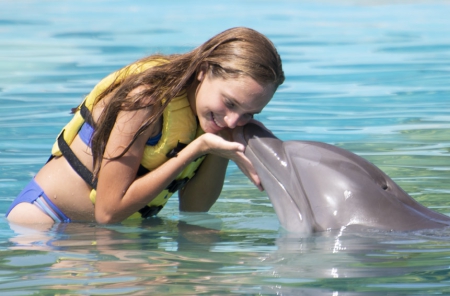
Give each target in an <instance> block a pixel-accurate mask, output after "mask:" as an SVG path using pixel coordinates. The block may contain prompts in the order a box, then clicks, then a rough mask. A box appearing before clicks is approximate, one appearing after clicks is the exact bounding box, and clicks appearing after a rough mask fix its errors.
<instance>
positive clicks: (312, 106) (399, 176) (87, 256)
mask: <svg viewBox="0 0 450 296" xmlns="http://www.w3.org/2000/svg"><path fill="white" fill-rule="evenodd" d="M1 6H2V9H1V11H0V103H1V108H0V138H1V141H0V212H1V213H4V212H5V211H6V209H7V208H8V206H9V203H10V202H11V201H12V200H13V199H14V197H15V196H16V195H17V193H18V192H19V191H20V190H21V188H23V186H25V184H26V183H27V182H28V181H29V180H30V178H31V177H32V176H33V175H34V174H36V172H37V171H38V170H39V168H40V167H41V166H42V165H43V164H44V163H45V161H46V160H47V158H48V156H49V153H50V147H51V145H52V144H53V142H54V139H55V137H56V135H57V133H58V132H59V131H60V129H61V127H62V126H63V125H64V124H65V123H66V122H67V121H68V120H69V119H70V114H69V111H70V108H71V107H73V106H76V105H77V104H78V103H79V102H80V101H81V99H82V98H83V96H84V95H86V94H87V93H88V92H89V91H90V90H91V88H92V87H93V86H94V85H95V84H96V83H97V82H98V81H99V80H100V79H101V78H103V77H104V76H105V75H107V74H108V73H110V72H111V71H114V70H116V69H119V68H121V67H122V66H124V65H126V64H128V63H131V62H133V61H135V60H137V59H139V58H141V57H143V56H145V55H148V54H151V53H154V52H162V53H166V54H169V53H181V52H185V51H187V50H190V49H193V48H194V47H195V46H197V45H199V44H201V43H202V42H204V41H205V40H207V39H208V38H210V37H211V36H213V35H214V34H216V33H218V32H220V31H222V30H224V29H227V28H229V27H233V26H248V27H252V28H255V29H257V30H259V31H261V32H262V33H264V34H266V35H267V36H269V37H270V38H271V39H272V40H273V42H274V43H275V45H276V46H277V48H278V50H279V52H280V54H281V56H282V59H283V62H284V69H285V72H286V76H287V79H286V82H285V84H283V86H281V87H280V88H279V91H278V92H277V94H276V95H275V97H274V99H273V100H272V102H271V103H270V104H269V106H268V107H267V108H266V109H265V110H264V112H262V113H261V114H259V115H258V116H257V119H259V120H261V121H262V122H263V123H264V124H265V125H266V126H267V127H269V128H270V129H271V130H272V131H273V132H274V133H275V134H276V135H277V136H279V137H280V138H281V139H283V140H293V139H300V140H316V141H323V142H327V143H331V144H335V145H338V146H341V147H343V148H346V149H349V150H351V151H353V152H355V153H357V154H359V155H361V156H363V157H365V158H367V159H369V160H370V161H372V162H373V163H375V164H376V165H377V166H379V167H380V168H381V169H383V170H384V171H385V172H386V173H388V175H389V176H391V177H392V178H393V179H394V180H395V181H396V182H397V183H398V184H399V185H400V186H402V188H404V189H405V190H406V191H407V192H408V193H409V194H410V195H411V196H413V197H414V198H415V199H417V200H418V201H420V202H421V203H423V204H424V205H426V206H428V207H431V208H433V209H435V210H436V211H439V212H441V213H444V214H447V215H450V209H449V207H450V201H449V200H450V199H449V196H450V182H449V180H450V157H449V156H450V136H449V130H450V129H449V128H450V111H449V106H450V105H449V103H450V98H449V97H450V96H449V95H450V86H449V81H450V72H449V71H450V62H449V61H450V34H449V33H450V21H449V19H448V12H449V9H450V6H449V4H447V2H445V1H302V2H300V3H299V1H289V0H282V1H228V2H226V3H225V2H223V3H221V2H212V3H206V2H205V1H168V3H159V2H158V3H156V2H153V1H152V2H150V1H148V2H144V3H143V2H142V1H99V0H96V1H71V0H70V1H64V2H61V1H25V0H18V1H14V2H12V1H11V2H7V1H3V2H2V4H1ZM0 229H1V232H0V258H1V260H0V265H1V268H0V291H1V292H2V293H4V294H5V295H6V294H7V295H30V294H33V293H34V294H44V295H47V294H48V295H53V294H71V295H74V294H75V295H123V294H130V295H148V294H158V295H159V294H167V295H202V294H205V295H230V294H231V295H232V294H237V295H299V294H305V295H360V294H369V295H371V294H380V293H381V294H386V293H388V292H390V293H395V294H445V293H449V292H450V276H449V266H450V260H449V254H450V251H449V250H450V240H449V239H448V237H449V230H445V229H444V230H434V231H421V232H413V233H383V232H378V231H374V230H368V231H364V232H359V233H340V232H339V231H329V232H324V233H317V234H314V235H312V236H309V237H301V236H298V235H290V234H287V233H285V232H283V231H282V230H281V229H279V223H278V220H277V218H276V215H275V214H274V212H273V209H272V207H271V204H270V202H269V200H268V198H267V196H266V195H265V193H261V192H259V191H257V190H256V189H255V188H254V187H253V185H252V184H251V183H250V182H249V181H248V180H246V179H245V178H244V177H243V175H242V174H241V173H240V172H239V170H238V169H237V168H236V166H235V165H231V166H230V168H229V170H228V171H227V180H226V184H225V187H224V191H223V193H222V195H221V197H220V199H219V201H218V202H217V203H216V204H215V205H214V207H213V208H212V210H211V211H210V212H209V213H208V214H191V215H187V214H181V213H179V212H178V204H177V200H176V198H173V199H172V200H171V201H170V202H169V204H168V205H167V206H166V207H165V208H164V210H163V211H162V212H161V214H160V216H159V218H158V219H153V220H149V221H143V222H129V223H123V224H120V225H112V226H100V225H96V224H76V223H74V224H70V225H59V226H56V227H54V228H53V229H51V230H49V231H32V230H27V229H20V228H18V227H11V226H10V225H9V224H8V223H7V222H6V220H5V219H4V218H1V219H0Z"/></svg>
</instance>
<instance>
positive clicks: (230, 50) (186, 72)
mask: <svg viewBox="0 0 450 296" xmlns="http://www.w3.org/2000/svg"><path fill="white" fill-rule="evenodd" d="M155 59H164V60H166V61H167V63H163V64H161V65H159V66H155V67H152V68H150V69H148V70H146V71H143V72H141V73H139V74H134V75H129V76H128V77H127V78H126V79H124V80H123V81H120V82H118V81H116V82H114V83H112V84H111V85H110V86H109V87H108V88H107V89H106V90H105V91H104V92H103V93H102V94H100V95H99V97H98V98H97V99H96V101H97V102H98V101H99V100H101V99H102V98H104V97H105V96H106V95H108V94H110V93H113V94H112V98H111V101H110V102H109V103H108V104H107V106H105V109H104V110H103V112H102V113H101V115H100V117H99V119H98V121H97V123H96V124H95V132H94V134H93V136H92V139H91V143H92V154H93V161H94V175H95V176H96V175H97V174H98V172H99V170H100V165H101V162H102V160H103V154H104V151H105V147H106V143H107V142H108V139H109V136H110V134H111V130H112V128H113V126H114V123H115V121H116V119H117V115H118V114H119V112H120V111H131V110H138V109H141V108H147V107H152V110H153V113H152V115H151V116H150V117H149V118H148V119H147V120H146V121H145V122H144V123H143V124H142V125H141V127H140V128H139V130H138V131H137V132H136V134H135V135H134V137H133V140H132V141H131V143H130V144H129V145H128V146H127V147H126V148H125V149H124V151H122V153H120V154H119V155H117V156H115V157H113V158H112V159H117V158H120V157H122V156H123V155H124V154H125V153H126V152H127V151H128V149H129V148H130V147H131V145H132V144H133V143H134V141H136V139H137V138H138V137H139V135H141V134H142V133H143V132H144V131H145V130H146V129H147V128H148V127H149V126H150V125H152V124H153V123H154V122H155V121H157V120H158V118H159V117H160V116H161V114H162V112H163V111H164V108H165V107H166V106H167V105H168V104H169V103H170V101H171V100H172V98H174V97H175V96H176V95H177V94H178V93H180V91H182V90H183V89H185V88H186V87H188V86H189V85H190V84H191V83H192V82H193V81H194V78H195V74H196V71H197V70H198V69H199V67H200V65H201V64H202V63H204V62H206V63H207V64H208V71H209V72H210V73H211V74H213V75H214V76H219V77H222V78H229V77H238V76H241V75H248V76H250V77H252V78H253V79H254V80H255V81H257V82H258V83H260V84H261V85H267V84H272V85H273V86H274V87H275V89H276V88H277V87H278V86H279V85H280V84H282V83H283V81H284V73H283V69H282V65H281V59H280V56H279V54H278V52H277V50H276V49H275V46H274V45H273V43H272V42H271V41H270V40H269V39H268V38H267V37H265V36H264V35H262V34H261V33H259V32H257V31H255V30H252V29H249V28H243V27H237V28H232V29H228V30H226V31H224V32H222V33H220V34H218V35H216V36H214V37H212V38H211V39H209V40H208V41H206V42H205V43H204V44H202V45H201V46H199V47H197V48H195V49H194V50H192V51H190V52H188V53H185V54H175V55H168V56H163V55H151V56H149V57H146V58H143V59H141V60H140V61H138V62H142V63H145V62H148V61H152V60H155ZM125 69H126V68H124V69H123V71H125ZM139 86H145V88H144V90H143V91H142V92H140V93H137V94H135V95H133V96H130V95H129V93H130V92H131V91H132V90H134V89H135V88H136V87H139ZM144 98H147V99H146V100H144ZM148 98H151V100H148ZM149 101H150V102H149ZM144 102H145V103H144Z"/></svg>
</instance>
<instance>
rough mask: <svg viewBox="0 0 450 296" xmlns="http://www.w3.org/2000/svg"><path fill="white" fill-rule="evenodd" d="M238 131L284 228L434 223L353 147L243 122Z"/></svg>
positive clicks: (422, 225) (409, 226)
mask: <svg viewBox="0 0 450 296" xmlns="http://www.w3.org/2000/svg"><path fill="white" fill-rule="evenodd" d="M242 134H243V139H242V140H241V141H243V142H245V144H246V145H247V146H246V150H245V155H246V156H247V157H248V158H249V159H250V161H251V162H252V164H253V166H254V167H255V169H256V171H257V173H258V175H259V177H260V179H261V182H262V185H263V187H264V189H265V190H266V192H267V194H268V196H269V198H270V201H271V202H272V204H273V207H274V210H275V212H276V214H277V216H278V219H279V220H280V223H281V226H282V227H283V228H285V229H286V230H288V231H292V232H302V233H310V232H313V231H324V230H327V229H340V228H342V227H346V226H350V225H361V226H365V227H374V228H379V229H380V228H381V229H388V230H390V229H397V230H409V229H419V228H432V227H436V226H435V225H434V224H432V223H431V222H430V223H431V224H430V223H428V224H427V223H425V222H424V221H428V220H430V219H429V216H432V215H433V214H431V213H430V212H431V211H430V210H428V209H426V208H425V207H423V206H421V205H419V204H418V203H417V202H415V201H414V200H413V199H412V198H411V197H409V195H408V194H407V193H405V192H404V191H403V190H402V189H401V188H400V187H399V186H398V185H397V184H395V183H394V182H393V181H392V180H391V179H390V178H389V177H388V176H387V175H386V174H385V173H383V172H382V171H381V170H380V169H378V168H377V167H376V166H374V165H373V164H371V163H370V162H368V161H367V160H365V159H363V158H361V157H359V156H357V155H356V154H354V153H352V152H349V151H347V150H344V149H341V148H339V147H336V146H332V145H329V144H325V143H320V142H308V141H287V142H283V141H281V140H279V139H278V138H276V137H275V136H274V135H273V134H272V133H270V132H269V131H268V130H266V129H264V128H262V127H260V126H258V125H256V124H247V125H246V126H245V127H244V128H243V132H242ZM423 213H425V215H422V214H423ZM433 213H434V212H433ZM434 214H436V213H434ZM438 218H439V219H440V218H441V217H440V216H439V217H438ZM444 220H446V219H445V218H444Z"/></svg>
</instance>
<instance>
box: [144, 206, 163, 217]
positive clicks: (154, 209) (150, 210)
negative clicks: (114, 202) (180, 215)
mask: <svg viewBox="0 0 450 296" xmlns="http://www.w3.org/2000/svg"><path fill="white" fill-rule="evenodd" d="M162 208H163V206H151V207H149V206H145V207H143V208H142V209H140V210H139V211H138V212H139V213H140V214H141V217H142V218H148V217H152V216H156V215H157V214H158V213H159V211H161V209H162Z"/></svg>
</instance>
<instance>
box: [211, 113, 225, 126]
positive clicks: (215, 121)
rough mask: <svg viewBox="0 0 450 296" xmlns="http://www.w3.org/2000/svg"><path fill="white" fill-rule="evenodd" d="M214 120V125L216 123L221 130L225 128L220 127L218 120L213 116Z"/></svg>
mask: <svg viewBox="0 0 450 296" xmlns="http://www.w3.org/2000/svg"><path fill="white" fill-rule="evenodd" d="M212 118H213V120H214V123H215V124H216V125H217V126H218V127H220V128H223V127H224V126H222V125H220V124H219V123H218V122H217V120H216V118H215V117H214V115H213V116H212Z"/></svg>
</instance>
